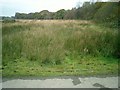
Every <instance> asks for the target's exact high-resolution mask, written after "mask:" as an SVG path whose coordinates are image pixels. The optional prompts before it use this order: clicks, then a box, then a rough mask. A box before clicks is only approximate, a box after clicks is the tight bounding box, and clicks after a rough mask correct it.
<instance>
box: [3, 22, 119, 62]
mask: <svg viewBox="0 0 120 90" xmlns="http://www.w3.org/2000/svg"><path fill="white" fill-rule="evenodd" d="M2 34H3V43H2V47H3V63H6V62H10V61H13V60H15V59H19V58H22V57H23V58H26V59H28V60H31V61H38V62H39V63H42V64H61V63H63V62H64V60H65V57H67V56H70V55H72V56H78V55H81V56H86V55H91V56H105V57H113V55H114V53H115V51H116V49H117V48H116V42H117V37H116V36H117V31H116V30H112V29H110V28H105V27H99V26H97V25H95V24H93V23H92V22H90V21H77V20H37V21H35V20H19V21H17V22H15V23H3V28H2Z"/></svg>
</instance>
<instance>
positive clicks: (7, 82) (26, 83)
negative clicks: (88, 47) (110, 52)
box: [1, 76, 119, 90]
mask: <svg viewBox="0 0 120 90" xmlns="http://www.w3.org/2000/svg"><path fill="white" fill-rule="evenodd" d="M1 84H2V88H118V87H119V86H118V77H117V76H116V77H77V76H73V77H69V76H66V77H52V78H19V79H15V78H14V79H5V78H4V79H3V81H2V83H1ZM106 90H107V89H106ZM108 90H112V89H108Z"/></svg>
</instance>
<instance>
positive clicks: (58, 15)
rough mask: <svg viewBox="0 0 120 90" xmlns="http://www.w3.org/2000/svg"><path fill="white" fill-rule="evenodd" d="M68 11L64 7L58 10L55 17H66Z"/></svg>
mask: <svg viewBox="0 0 120 90" xmlns="http://www.w3.org/2000/svg"><path fill="white" fill-rule="evenodd" d="M65 13H66V11H65V10H64V9H61V10H58V11H57V12H56V13H55V14H54V18H55V19H64V16H65Z"/></svg>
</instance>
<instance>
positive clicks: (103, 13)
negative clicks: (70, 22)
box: [15, 2, 120, 22]
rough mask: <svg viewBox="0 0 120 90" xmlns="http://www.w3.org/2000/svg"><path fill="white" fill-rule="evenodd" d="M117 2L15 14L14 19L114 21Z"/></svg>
mask: <svg viewBox="0 0 120 90" xmlns="http://www.w3.org/2000/svg"><path fill="white" fill-rule="evenodd" d="M119 7H120V5H119V3H118V2H96V3H90V2H85V3H84V4H83V5H82V7H78V8H77V7H75V8H72V9H71V10H64V9H61V10H58V11H57V12H49V11H48V10H43V11H41V12H35V13H29V14H26V13H18V12H17V13H16V14H15V18H16V19H84V20H91V19H94V20H96V21H108V22H110V21H116V20H118V13H120V12H119V10H118V9H119Z"/></svg>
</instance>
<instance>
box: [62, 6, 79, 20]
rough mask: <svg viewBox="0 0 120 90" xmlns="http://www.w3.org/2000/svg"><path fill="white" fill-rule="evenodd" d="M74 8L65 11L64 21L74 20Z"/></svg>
mask: <svg viewBox="0 0 120 90" xmlns="http://www.w3.org/2000/svg"><path fill="white" fill-rule="evenodd" d="M76 18H77V17H76V8H73V9H72V10H67V11H66V13H65V15H64V19H76Z"/></svg>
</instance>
